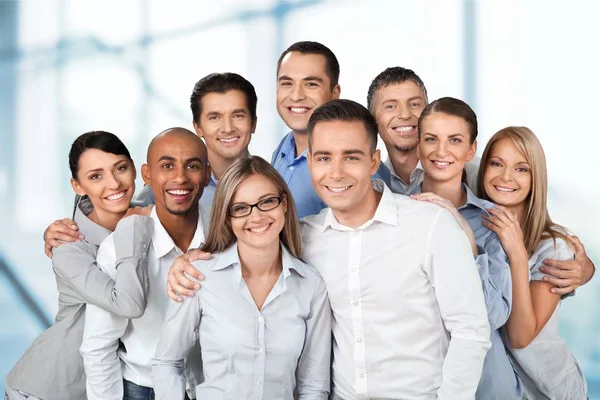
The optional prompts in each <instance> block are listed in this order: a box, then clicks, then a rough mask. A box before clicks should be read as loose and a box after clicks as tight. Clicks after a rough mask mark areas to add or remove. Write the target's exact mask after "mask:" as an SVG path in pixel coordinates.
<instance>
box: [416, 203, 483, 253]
mask: <svg viewBox="0 0 600 400" xmlns="http://www.w3.org/2000/svg"><path fill="white" fill-rule="evenodd" d="M410 197H411V198H413V199H415V200H420V201H427V202H429V203H433V204H437V205H438V206H440V207H442V208H444V209H446V210H448V211H450V213H451V214H452V216H453V217H454V219H455V220H456V222H458V225H459V226H460V228H461V229H462V230H463V231H464V232H465V233H466V234H467V237H468V238H469V243H470V244H471V250H472V251H473V255H475V256H476V255H479V250H478V249H477V244H476V243H475V235H474V234H473V230H472V229H471V226H470V225H469V223H468V222H467V220H466V219H465V218H464V217H463V216H462V215H460V213H459V212H458V210H457V209H456V207H454V205H453V204H452V203H451V202H450V200H446V199H444V198H443V197H440V196H438V195H437V194H435V193H421V194H413V195H412V196H410Z"/></svg>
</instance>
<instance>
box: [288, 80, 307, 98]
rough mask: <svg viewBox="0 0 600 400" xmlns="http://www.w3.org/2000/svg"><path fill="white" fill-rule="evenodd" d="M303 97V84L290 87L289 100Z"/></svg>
mask: <svg viewBox="0 0 600 400" xmlns="http://www.w3.org/2000/svg"><path fill="white" fill-rule="evenodd" d="M304 98H305V95H304V86H302V84H300V85H294V88H293V89H292V93H291V95H290V100H292V101H299V100H304Z"/></svg>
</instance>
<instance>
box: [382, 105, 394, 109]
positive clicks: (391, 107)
mask: <svg viewBox="0 0 600 400" xmlns="http://www.w3.org/2000/svg"><path fill="white" fill-rule="evenodd" d="M383 108H384V109H385V110H393V109H394V108H396V106H395V105H394V104H386V105H385V106H384V107H383Z"/></svg>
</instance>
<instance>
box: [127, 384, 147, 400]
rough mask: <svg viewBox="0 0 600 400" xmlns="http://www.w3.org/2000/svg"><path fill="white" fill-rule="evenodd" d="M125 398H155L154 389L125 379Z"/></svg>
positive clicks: (136, 399) (134, 399)
mask: <svg viewBox="0 0 600 400" xmlns="http://www.w3.org/2000/svg"><path fill="white" fill-rule="evenodd" d="M123 400H154V389H152V388H149V387H145V386H139V385H136V384H135V383H133V382H129V381H126V380H123Z"/></svg>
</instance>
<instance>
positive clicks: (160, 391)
mask: <svg viewBox="0 0 600 400" xmlns="http://www.w3.org/2000/svg"><path fill="white" fill-rule="evenodd" d="M152 386H153V388H154V392H155V396H156V400H179V399H181V400H183V399H184V398H185V378H184V376H183V359H181V360H176V361H167V360H158V359H154V360H153V363H152Z"/></svg>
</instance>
